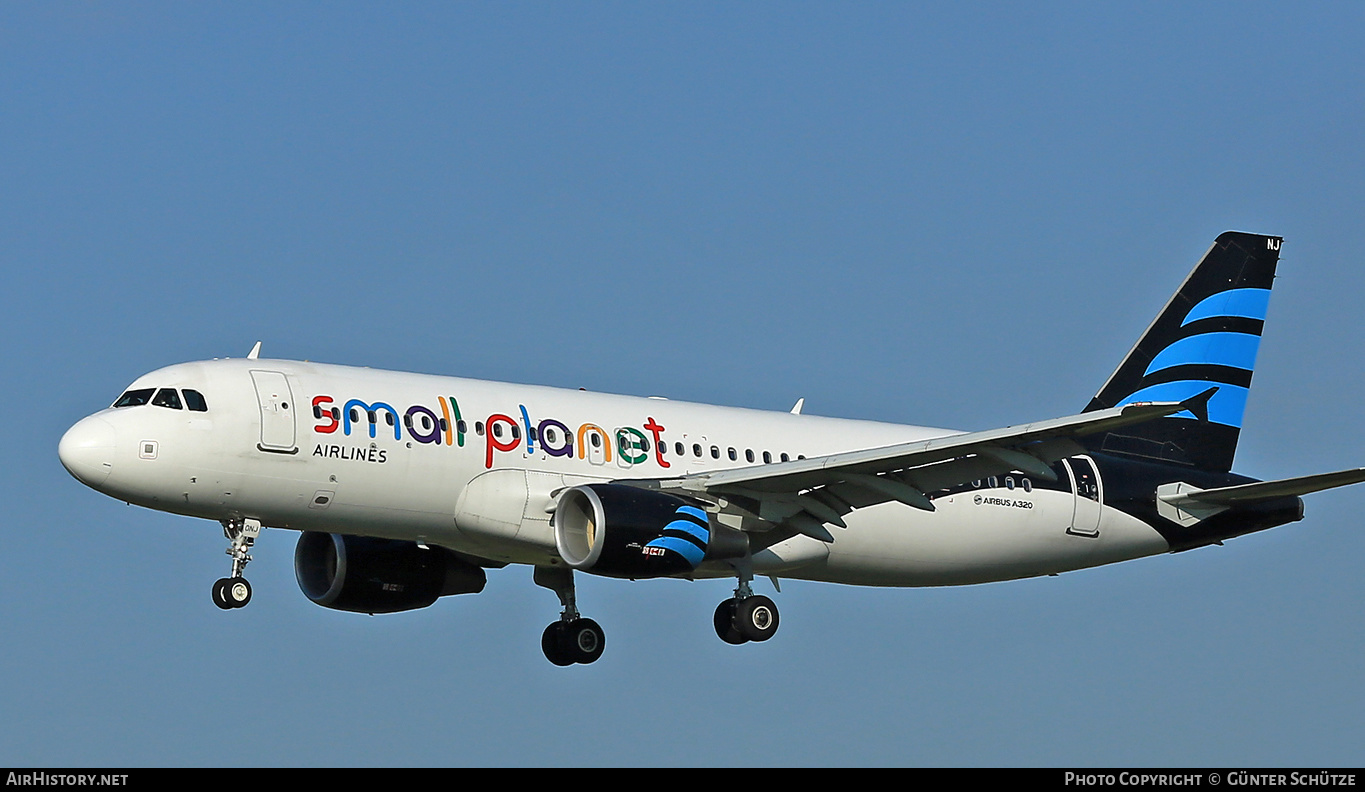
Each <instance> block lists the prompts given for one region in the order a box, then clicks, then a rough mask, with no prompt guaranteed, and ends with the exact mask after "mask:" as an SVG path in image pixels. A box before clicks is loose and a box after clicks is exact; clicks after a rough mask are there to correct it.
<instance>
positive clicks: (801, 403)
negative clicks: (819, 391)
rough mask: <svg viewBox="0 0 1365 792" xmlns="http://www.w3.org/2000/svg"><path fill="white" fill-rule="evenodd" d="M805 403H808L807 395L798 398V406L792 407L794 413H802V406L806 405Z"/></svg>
mask: <svg viewBox="0 0 1365 792" xmlns="http://www.w3.org/2000/svg"><path fill="white" fill-rule="evenodd" d="M805 404H806V397H805V396H802V397H801V398H799V399H797V400H796V406H795V407H792V415H800V414H801V408H802V407H804V406H805Z"/></svg>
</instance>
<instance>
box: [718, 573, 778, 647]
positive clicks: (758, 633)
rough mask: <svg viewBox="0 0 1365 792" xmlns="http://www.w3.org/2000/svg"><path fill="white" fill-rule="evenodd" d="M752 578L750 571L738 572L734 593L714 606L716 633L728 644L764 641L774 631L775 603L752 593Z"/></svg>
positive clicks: (775, 623) (771, 635)
mask: <svg viewBox="0 0 1365 792" xmlns="http://www.w3.org/2000/svg"><path fill="white" fill-rule="evenodd" d="M752 581H753V575H752V574H751V573H747V572H741V573H740V577H739V585H738V586H737V587H736V588H735V596H733V597H731V598H730V599H728V600H726V601H724V602H722V603H721V604H720V605H718V606H717V607H716V615H715V617H714V619H713V623H714V624H715V626H716V635H719V636H720V639H721V640H722V641H724V642H726V643H728V644H742V643H748V642H749V641H766V640H768V639H769V638H771V637H773V635H774V634H776V633H777V623H778V617H777V605H776V603H774V602H773V601H772V600H770V599H768V598H767V597H765V596H763V595H762V594H755V593H754V590H753V587H752V586H751V585H750V583H751V582H752Z"/></svg>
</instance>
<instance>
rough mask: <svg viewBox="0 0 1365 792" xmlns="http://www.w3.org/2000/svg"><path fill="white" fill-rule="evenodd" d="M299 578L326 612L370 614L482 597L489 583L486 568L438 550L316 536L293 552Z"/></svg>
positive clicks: (385, 541) (306, 592)
mask: <svg viewBox="0 0 1365 792" xmlns="http://www.w3.org/2000/svg"><path fill="white" fill-rule="evenodd" d="M294 577H296V578H297V579H298V581H299V588H300V589H302V590H303V593H304V596H306V597H308V599H310V600H312V601H313V602H315V603H317V604H318V605H321V606H323V607H324V608H332V609H333V610H344V611H352V612H355V613H371V614H373V613H397V612H399V611H406V610H415V609H417V608H425V607H427V606H429V605H431V604H432V603H433V602H435V601H436V599H437V598H438V597H444V596H447V595H450V594H477V593H478V592H480V591H483V587H484V584H485V583H486V582H487V580H488V578H487V576H486V575H485V574H484V571H483V569H482V568H480V567H478V566H475V565H474V564H471V563H469V562H468V561H465V560H463V559H461V558H460V557H458V556H456V555H455V554H454V553H452V552H450V551H449V550H445V549H442V548H439V547H422V546H420V545H418V544H417V543H416V542H400V541H395V540H392V539H374V538H371V537H367V536H342V535H340V534H325V533H312V532H305V533H304V534H303V535H301V536H300V537H299V543H298V546H297V547H295V548H294Z"/></svg>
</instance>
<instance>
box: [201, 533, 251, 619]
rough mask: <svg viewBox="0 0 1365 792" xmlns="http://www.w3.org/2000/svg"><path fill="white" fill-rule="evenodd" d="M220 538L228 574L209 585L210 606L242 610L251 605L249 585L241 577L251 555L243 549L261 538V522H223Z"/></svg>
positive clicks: (248, 547) (249, 547)
mask: <svg viewBox="0 0 1365 792" xmlns="http://www.w3.org/2000/svg"><path fill="white" fill-rule="evenodd" d="M223 535H224V536H226V537H227V539H228V542H229V545H228V549H227V554H228V555H230V556H232V575H231V576H230V577H225V578H219V579H218V581H217V582H215V583H214V584H213V604H214V605H217V606H218V607H220V608H222V609H223V610H231V609H233V608H244V607H246V604H247V603H248V602H251V584H250V583H248V582H246V578H244V577H242V571H243V570H245V569H246V565H247V564H248V563H250V562H251V554H250V553H248V552H247V550H249V549H251V546H252V545H253V544H255V543H256V537H258V536H260V535H261V521H260V520H250V519H247V520H244V519H234V520H223Z"/></svg>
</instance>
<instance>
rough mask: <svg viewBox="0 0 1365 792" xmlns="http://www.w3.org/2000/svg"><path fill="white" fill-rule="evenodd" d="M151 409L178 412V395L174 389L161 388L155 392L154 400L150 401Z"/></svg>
mask: <svg viewBox="0 0 1365 792" xmlns="http://www.w3.org/2000/svg"><path fill="white" fill-rule="evenodd" d="M152 406H153V407H169V408H171V409H172V410H179V409H181V407H180V394H178V393H176V392H175V388H162V389H161V390H159V391H157V392H156V398H154V399H152Z"/></svg>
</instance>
